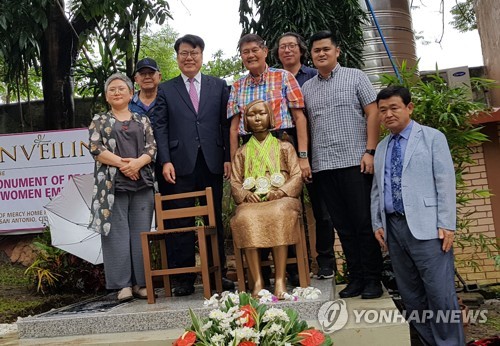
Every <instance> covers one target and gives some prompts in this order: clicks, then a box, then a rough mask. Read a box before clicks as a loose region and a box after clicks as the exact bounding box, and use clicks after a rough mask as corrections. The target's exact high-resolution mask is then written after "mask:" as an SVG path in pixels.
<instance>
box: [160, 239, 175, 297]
mask: <svg viewBox="0 0 500 346" xmlns="http://www.w3.org/2000/svg"><path fill="white" fill-rule="evenodd" d="M165 242H166V240H165V239H160V257H161V269H168V258H167V244H166V243H165ZM163 288H164V289H165V297H172V287H171V285H170V275H163Z"/></svg>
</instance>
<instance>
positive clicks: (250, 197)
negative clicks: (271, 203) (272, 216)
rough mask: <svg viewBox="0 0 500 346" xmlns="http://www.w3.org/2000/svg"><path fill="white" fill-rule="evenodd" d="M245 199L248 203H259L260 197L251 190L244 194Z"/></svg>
mask: <svg viewBox="0 0 500 346" xmlns="http://www.w3.org/2000/svg"><path fill="white" fill-rule="evenodd" d="M245 199H246V201H247V202H248V203H259V202H261V200H260V197H259V196H257V195H256V194H255V193H253V192H251V193H249V194H248V195H247V196H246V198H245Z"/></svg>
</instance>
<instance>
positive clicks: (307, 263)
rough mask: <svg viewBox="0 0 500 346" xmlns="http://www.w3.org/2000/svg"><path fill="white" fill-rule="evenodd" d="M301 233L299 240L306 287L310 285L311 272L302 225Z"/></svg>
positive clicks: (302, 226)
mask: <svg viewBox="0 0 500 346" xmlns="http://www.w3.org/2000/svg"><path fill="white" fill-rule="evenodd" d="M300 229H301V232H300V238H301V243H302V253H303V254H304V257H303V259H304V266H305V272H306V278H307V286H310V285H311V276H310V275H309V273H310V272H311V269H310V268H309V252H308V249H307V247H308V245H307V244H308V241H307V239H306V231H305V227H304V224H303V223H302V224H301V227H300Z"/></svg>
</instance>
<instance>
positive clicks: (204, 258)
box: [141, 187, 222, 304]
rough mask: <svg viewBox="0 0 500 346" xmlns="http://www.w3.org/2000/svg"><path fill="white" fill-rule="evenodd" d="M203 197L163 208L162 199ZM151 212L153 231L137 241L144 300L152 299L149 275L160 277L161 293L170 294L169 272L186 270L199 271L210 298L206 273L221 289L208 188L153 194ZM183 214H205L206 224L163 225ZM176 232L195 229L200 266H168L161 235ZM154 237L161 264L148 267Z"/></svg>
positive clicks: (215, 228) (152, 287)
mask: <svg viewBox="0 0 500 346" xmlns="http://www.w3.org/2000/svg"><path fill="white" fill-rule="evenodd" d="M196 197H205V198H206V201H207V204H206V205H201V206H194V207H188V208H179V209H164V208H163V204H164V203H163V202H164V201H171V200H175V199H184V198H196ZM155 214H156V223H157V226H158V231H156V232H142V233H141V242H142V251H143V256H144V271H145V276H146V289H147V293H148V303H149V304H153V303H154V302H155V294H154V286H153V277H155V276H160V277H163V286H164V288H165V296H167V297H171V296H172V289H171V284H170V275H175V274H186V273H201V278H202V282H203V295H204V296H205V298H207V299H208V298H210V297H211V295H212V293H211V285H210V274H214V278H215V290H216V291H217V292H218V293H220V292H222V273H221V264H220V258H219V246H218V242H217V227H216V223H215V211H214V204H213V195H212V188H210V187H207V188H206V189H205V190H203V191H196V192H188V193H179V194H174V195H167V196H162V195H160V194H159V193H157V194H155ZM186 217H206V218H208V225H201V226H192V227H184V228H174V229H165V227H164V221H165V220H172V219H180V218H186ZM180 232H195V233H196V237H197V239H198V247H199V254H200V260H201V261H200V262H201V264H200V266H194V267H184V268H172V269H168V258H167V249H166V245H165V235H167V234H173V233H180ZM207 237H208V238H209V239H210V244H211V263H210V265H209V259H210V258H209V251H208V246H207V245H208V244H207ZM154 241H158V242H159V244H160V257H161V268H160V269H152V268H151V246H152V243H153V242H154Z"/></svg>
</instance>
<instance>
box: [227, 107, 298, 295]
mask: <svg viewBox="0 0 500 346" xmlns="http://www.w3.org/2000/svg"><path fill="white" fill-rule="evenodd" d="M243 120H244V125H245V131H247V132H250V133H252V137H251V138H250V140H249V141H248V142H247V143H246V144H245V145H243V146H241V147H240V148H238V150H237V152H236V154H235V157H234V160H233V164H232V175H231V192H232V195H233V197H234V200H235V202H236V204H237V208H236V213H235V215H234V217H233V218H232V219H231V229H232V232H233V239H234V242H235V244H236V247H238V248H241V249H244V252H245V257H246V260H247V263H248V268H249V270H250V274H251V276H252V278H253V280H254V286H253V290H252V294H253V295H254V296H256V295H257V293H258V292H259V291H260V290H261V289H262V288H263V287H264V284H263V279H262V272H261V267H260V253H259V249H260V248H272V255H273V260H274V270H275V290H274V294H275V295H276V296H277V297H278V298H283V294H284V293H285V292H286V260H287V251H288V245H291V244H296V243H298V241H299V236H300V233H299V232H300V215H301V203H300V200H299V196H300V193H301V191H302V177H301V170H300V167H299V163H298V157H297V154H296V152H295V149H294V147H293V146H292V144H290V143H288V142H284V141H280V140H279V139H277V138H275V137H274V136H273V135H272V134H271V133H270V129H273V128H274V116H273V113H272V111H271V109H270V107H269V105H268V104H267V103H266V102H265V101H263V100H255V101H253V102H250V103H249V104H248V105H247V106H246V110H245V112H244V118H243Z"/></svg>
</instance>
